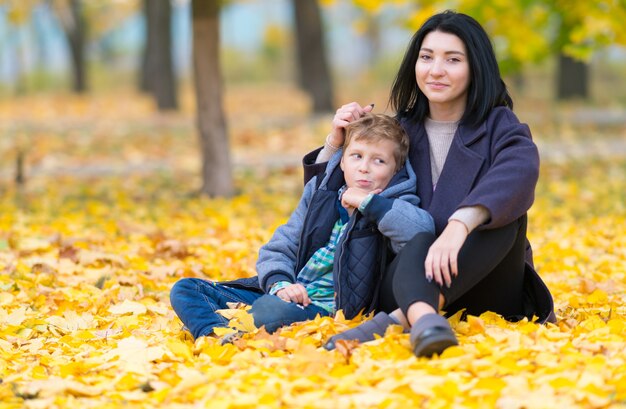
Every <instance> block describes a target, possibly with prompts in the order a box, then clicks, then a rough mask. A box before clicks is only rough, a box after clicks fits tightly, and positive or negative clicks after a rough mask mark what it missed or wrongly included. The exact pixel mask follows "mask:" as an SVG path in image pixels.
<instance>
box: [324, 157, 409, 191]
mask: <svg viewBox="0 0 626 409" xmlns="http://www.w3.org/2000/svg"><path fill="white" fill-rule="evenodd" d="M342 154H343V149H339V150H338V151H337V152H336V153H335V154H334V155H333V156H332V157H331V158H330V160H329V161H328V165H326V171H325V172H324V174H323V175H322V176H323V179H322V182H321V183H320V185H319V188H320V189H324V190H328V189H330V188H329V186H328V184H329V181H330V179H331V176H332V175H333V174H334V173H335V172H336V171H338V172H341V175H342V177H343V171H342V170H341V168H340V166H339V164H340V163H341V156H342ZM416 185H417V177H416V176H415V172H414V171H413V167H412V166H411V164H410V162H409V159H408V158H407V160H406V162H405V163H404V166H403V167H402V168H401V169H400V170H399V171H398V172H396V174H395V175H393V177H392V178H391V180H390V181H389V184H388V185H387V187H386V188H385V190H383V191H382V192H381V193H380V195H381V196H382V197H388V198H391V197H399V196H402V195H405V194H413V195H414V194H415V190H416ZM339 187H341V186H339ZM339 187H337V189H338V188H339Z"/></svg>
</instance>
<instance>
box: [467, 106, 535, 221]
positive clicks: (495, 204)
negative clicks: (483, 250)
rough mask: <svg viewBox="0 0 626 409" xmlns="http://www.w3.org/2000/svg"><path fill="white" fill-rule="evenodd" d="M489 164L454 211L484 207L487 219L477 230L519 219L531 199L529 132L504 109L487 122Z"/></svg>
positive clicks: (532, 179)
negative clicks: (487, 215)
mask: <svg viewBox="0 0 626 409" xmlns="http://www.w3.org/2000/svg"><path fill="white" fill-rule="evenodd" d="M488 126H489V127H491V128H492V129H489V128H488V130H487V132H491V133H492V137H491V146H490V150H491V154H490V164H489V168H488V169H487V171H486V173H485V174H484V175H483V176H482V177H481V178H480V180H479V181H478V182H477V183H476V185H475V186H474V188H473V189H472V190H471V191H470V192H469V194H468V195H467V196H466V197H465V199H464V200H463V201H462V202H461V203H460V204H459V206H458V207H457V208H461V207H466V206H484V207H485V208H487V210H488V211H489V214H490V215H491V218H490V219H489V220H487V222H486V223H485V224H483V225H482V226H479V227H478V228H479V229H485V228H497V227H501V226H504V225H506V224H509V223H511V222H513V221H514V220H516V219H518V218H519V217H521V216H523V215H524V214H525V213H526V212H527V211H528V209H530V206H531V205H532V203H533V201H534V199H535V186H536V185H537V180H538V179H539V153H538V150H537V146H536V145H535V143H534V142H533V141H532V137H531V134H530V129H529V128H528V126H527V125H526V124H522V123H520V122H519V121H518V119H517V117H515V115H514V114H513V112H511V111H510V110H508V109H501V110H497V113H495V115H494V117H493V118H490V120H489V121H488Z"/></svg>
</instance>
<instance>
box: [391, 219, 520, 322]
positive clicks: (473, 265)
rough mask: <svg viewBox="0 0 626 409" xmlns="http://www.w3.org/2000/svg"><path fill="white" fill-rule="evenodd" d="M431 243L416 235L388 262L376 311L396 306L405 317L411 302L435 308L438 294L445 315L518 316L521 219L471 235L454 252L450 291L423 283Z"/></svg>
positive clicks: (428, 237) (431, 237) (429, 238)
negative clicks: (455, 261) (454, 270)
mask: <svg viewBox="0 0 626 409" xmlns="http://www.w3.org/2000/svg"><path fill="white" fill-rule="evenodd" d="M434 240H435V236H434V235H432V234H428V233H420V234H418V235H416V236H415V237H414V238H413V239H411V241H409V242H408V243H407V244H406V246H405V247H404V248H403V249H402V250H401V251H400V253H399V254H398V255H397V256H396V257H395V259H394V260H393V261H392V262H391V264H390V265H389V268H388V269H387V271H386V273H385V275H384V277H383V282H382V285H381V292H380V298H379V309H380V310H382V311H387V312H390V311H393V310H394V309H396V308H398V307H400V308H401V309H402V311H403V312H404V314H406V313H407V310H408V308H409V306H410V305H411V304H413V303H415V302H417V301H423V302H426V303H428V304H430V305H431V306H433V308H434V309H435V310H438V309H439V308H438V307H439V294H440V293H441V294H443V296H444V298H445V305H444V308H443V310H444V311H446V313H447V314H448V315H451V314H454V313H455V312H457V311H459V310H461V309H463V308H465V309H466V312H467V313H468V314H472V315H480V314H482V313H483V312H485V311H493V312H496V313H498V314H500V315H502V316H504V317H505V318H509V319H519V318H520V317H521V316H522V315H523V282H524V266H525V251H526V216H524V217H521V218H519V219H518V220H516V221H514V222H512V223H510V224H508V225H506V226H504V227H501V228H498V229H491V230H480V231H473V232H472V233H471V234H470V235H469V236H468V237H467V240H466V241H465V243H464V244H463V247H462V248H461V250H460V252H459V255H458V271H459V274H458V276H457V277H453V278H452V284H451V286H450V288H448V287H445V286H443V287H440V286H439V285H438V284H437V283H436V282H435V281H434V280H433V281H432V282H428V281H427V280H426V277H425V268H424V261H425V260H426V255H427V254H428V249H429V248H430V246H431V244H432V243H433V242H434Z"/></svg>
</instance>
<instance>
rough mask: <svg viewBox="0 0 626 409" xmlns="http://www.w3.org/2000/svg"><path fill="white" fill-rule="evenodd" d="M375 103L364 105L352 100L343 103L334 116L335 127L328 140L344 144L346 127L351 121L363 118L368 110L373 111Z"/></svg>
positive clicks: (336, 144)
mask: <svg viewBox="0 0 626 409" xmlns="http://www.w3.org/2000/svg"><path fill="white" fill-rule="evenodd" d="M373 109H374V104H369V105H366V106H364V107H362V106H361V105H359V104H358V103H356V102H350V103H349V104H345V105H343V106H342V107H341V108H339V109H338V110H337V112H336V113H335V116H334V117H333V122H332V125H333V129H332V131H331V132H330V135H328V142H329V143H330V144H331V145H333V146H336V147H340V146H343V142H344V140H345V134H344V128H345V127H346V126H347V125H348V124H349V123H350V122H354V121H356V120H357V119H359V118H361V117H362V116H363V115H365V114H366V113H368V112H372V110H373Z"/></svg>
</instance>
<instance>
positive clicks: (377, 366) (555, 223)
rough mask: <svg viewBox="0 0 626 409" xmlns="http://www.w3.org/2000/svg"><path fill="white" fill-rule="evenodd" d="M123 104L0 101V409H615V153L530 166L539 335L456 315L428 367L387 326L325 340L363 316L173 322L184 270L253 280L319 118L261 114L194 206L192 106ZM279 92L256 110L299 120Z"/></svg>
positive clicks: (618, 250) (621, 368)
mask: <svg viewBox="0 0 626 409" xmlns="http://www.w3.org/2000/svg"><path fill="white" fill-rule="evenodd" d="M116 98H119V97H116ZM133 98H134V99H133ZM133 98H131V99H129V98H120V99H119V100H121V101H131V100H132V101H134V102H124V103H123V104H122V105H124V104H129V105H128V106H125V105H124V106H122V107H121V108H120V106H118V105H119V104H118V105H116V102H115V99H114V98H112V97H111V99H110V100H107V99H104V100H99V101H100V102H98V104H96V105H94V102H93V100H82V99H72V98H70V97H66V99H63V100H61V101H60V102H62V105H63V108H60V107H59V106H60V104H55V103H54V101H52V102H51V101H50V100H49V99H45V98H44V99H31V100H25V101H22V102H18V103H16V102H15V101H12V102H11V103H10V104H9V103H5V102H1V103H0V107H1V108H2V110H0V113H2V115H4V116H5V117H0V119H1V120H2V121H3V123H4V124H5V125H4V129H3V131H5V134H7V135H9V137H8V138H3V140H2V145H1V146H0V155H1V159H2V163H3V165H2V169H1V170H0V171H1V174H2V176H3V178H2V181H1V182H0V190H1V196H0V382H1V383H0V407H1V408H18V407H27V408H55V407H59V408H61V407H82V408H109V407H110V408H118V407H122V406H125V407H126V406H127V407H145V408H148V407H168V408H184V407H210V408H265V407H267V408H274V407H341V408H348V407H355V408H367V407H372V408H374V407H376V408H407V407H428V408H454V407H498V408H561V407H585V408H587V407H589V408H608V407H614V408H617V407H626V277H625V272H626V233H624V225H626V220H625V218H626V205H625V203H626V200H625V195H626V193H624V192H626V158H621V157H619V156H617V157H611V158H607V157H603V158H596V159H591V158H587V159H577V160H560V161H550V160H548V161H544V164H543V165H542V173H541V180H540V184H539V186H538V189H537V199H536V203H535V205H534V207H533V209H532V211H531V213H530V226H529V230H530V233H529V236H530V239H531V242H532V243H533V246H534V248H535V260H536V265H537V268H538V271H539V272H540V274H541V275H542V276H543V278H544V279H545V281H546V282H547V284H548V286H549V287H550V289H551V290H552V292H553V295H554V298H555V307H556V313H557V317H558V321H557V323H556V324H555V325H552V324H548V325H537V324H534V323H531V322H527V321H524V322H519V323H509V322H506V321H504V320H502V319H501V318H500V317H498V316H496V315H495V314H491V313H486V314H484V315H482V316H480V317H471V316H470V317H469V318H468V320H467V321H459V320H458V317H453V318H452V319H451V322H452V326H453V328H454V330H455V332H456V333H457V335H458V337H459V341H460V346H458V347H454V348H450V349H448V350H447V351H446V352H444V354H443V355H442V356H440V357H435V358H433V359H418V358H415V357H414V356H413V355H412V354H411V352H410V350H409V343H408V336H407V335H405V334H402V333H400V331H398V330H397V329H395V330H390V331H389V332H388V333H387V335H386V336H385V337H384V338H382V339H379V340H377V341H374V342H372V343H369V344H365V345H360V346H354V345H348V346H346V347H344V348H340V349H339V350H337V351H332V352H328V351H326V350H324V349H323V348H321V345H322V343H323V342H324V341H325V340H326V339H327V338H328V337H329V336H331V335H332V334H335V333H337V332H339V331H342V330H344V329H346V328H349V327H352V326H354V325H356V324H357V323H358V322H359V321H360V320H361V319H362V317H359V318H357V319H355V320H352V321H348V320H344V319H342V318H341V316H339V317H336V318H335V319H331V318H322V319H317V320H315V321H311V322H307V323H302V324H297V325H293V326H291V327H288V328H284V329H282V330H280V331H279V332H278V333H277V334H275V335H272V336H269V335H268V334H266V333H265V332H264V331H257V330H253V332H252V333H251V334H249V335H246V336H245V337H244V338H243V339H241V340H240V341H237V342H235V343H234V344H231V345H225V346H221V345H220V344H219V342H218V341H216V340H215V339H212V338H201V339H199V340H197V341H195V342H194V341H193V340H191V339H190V338H189V337H188V336H187V335H186V333H185V332H183V331H181V323H180V322H179V321H178V319H177V318H176V316H175V314H174V313H173V311H172V309H171V307H170V305H169V298H168V297H169V290H170V288H171V286H172V284H173V283H174V282H175V281H176V280H178V279H179V278H181V277H202V278H207V279H216V280H221V279H231V278H236V277H242V276H248V275H252V274H254V262H255V259H256V255H257V250H258V248H259V246H260V245H261V244H262V243H264V242H265V241H266V240H267V239H268V238H269V237H270V235H271V232H272V231H273V229H274V228H275V227H276V226H278V225H279V224H280V223H282V222H284V221H285V220H286V218H287V216H288V214H289V213H290V211H291V210H292V209H293V207H294V206H295V204H296V201H297V198H298V194H299V190H300V189H301V172H300V169H299V165H298V163H297V158H299V155H300V154H301V153H303V152H305V151H306V150H307V149H308V148H310V147H314V146H315V145H316V144H317V143H319V142H320V140H322V138H323V136H324V132H323V130H322V131H321V133H320V131H319V128H323V127H322V126H321V125H319V124H317V122H315V121H304V120H302V121H293V120H291V119H289V118H283V117H279V116H273V117H272V118H273V119H269V118H268V117H265V116H263V115H265V114H264V113H261V114H262V115H261V116H260V117H259V118H256V119H255V120H254V121H253V120H251V122H250V123H247V122H245V121H243V122H239V123H238V124H236V125H234V127H233V128H231V130H232V134H233V145H234V156H235V158H236V162H237V163H238V165H237V167H236V172H235V174H236V183H237V187H238V192H239V194H238V195H237V196H236V197H234V198H232V199H228V200H226V199H216V200H210V199H206V198H201V197H197V196H195V195H193V194H191V193H192V192H193V190H194V188H197V186H199V181H198V180H197V164H198V159H197V157H196V156H195V155H196V151H195V144H196V141H195V139H194V138H195V137H194V136H193V128H192V125H189V124H190V123H191V124H192V123H193V121H192V120H190V116H191V114H189V113H185V112H186V111H183V113H182V114H179V115H174V116H166V117H162V116H159V117H155V116H153V114H152V113H151V107H150V106H149V104H148V103H147V102H145V101H142V100H138V99H137V98H136V97H133ZM241 98H242V99H245V100H246V101H249V98H250V95H244V96H242V97H241ZM275 98H276V99H275V100H271V101H269V104H268V103H267V101H266V104H259V106H261V105H262V106H264V107H267V106H268V105H269V108H267V109H270V110H271V111H272V112H275V113H276V112H285V111H286V110H287V108H288V109H291V110H293V109H294V106H295V107H296V109H300V110H301V112H300V113H301V114H302V116H303V117H304V114H305V111H306V106H305V105H302V106H300V105H297V104H295V105H294V104H293V103H292V101H289V102H280V101H282V100H283V99H285V96H284V95H280V94H279V95H277V96H276V95H275ZM57 102H58V101H57ZM236 102H237V100H236V98H235V100H234V101H233V100H231V101H230V102H229V104H231V105H230V109H229V112H230V115H232V116H237V112H236V108H235V107H236V106H238V104H237V103H236ZM272 104H274V105H272ZM281 104H283V105H281ZM283 108H284V109H283ZM61 112H63V114H61ZM121 112H124V113H123V115H122V114H121ZM120 118H121V119H120ZM323 120H324V121H325V120H326V119H325V118H323ZM255 121H256V122H255ZM233 122H234V121H232V118H231V123H233ZM8 123H13V124H14V125H13V126H12V127H10V126H9V125H6V124H8ZM324 123H325V122H324ZM534 131H535V135H537V139H538V140H539V141H541V129H539V130H536V129H534ZM320 135H321V136H320ZM553 139H554V137H553ZM18 151H21V152H22V155H23V156H24V161H25V169H26V183H25V185H23V186H22V187H21V188H17V187H16V186H15V185H14V183H13V181H12V177H11V175H12V174H13V164H14V163H16V155H17V152H18ZM293 158H295V159H294V160H291V159H293ZM16 166H17V165H16ZM225 314H230V316H231V317H233V324H234V325H239V326H243V327H249V325H250V323H249V320H247V319H246V317H245V314H243V313H242V311H240V310H234V311H233V310H231V311H226V312H225Z"/></svg>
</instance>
